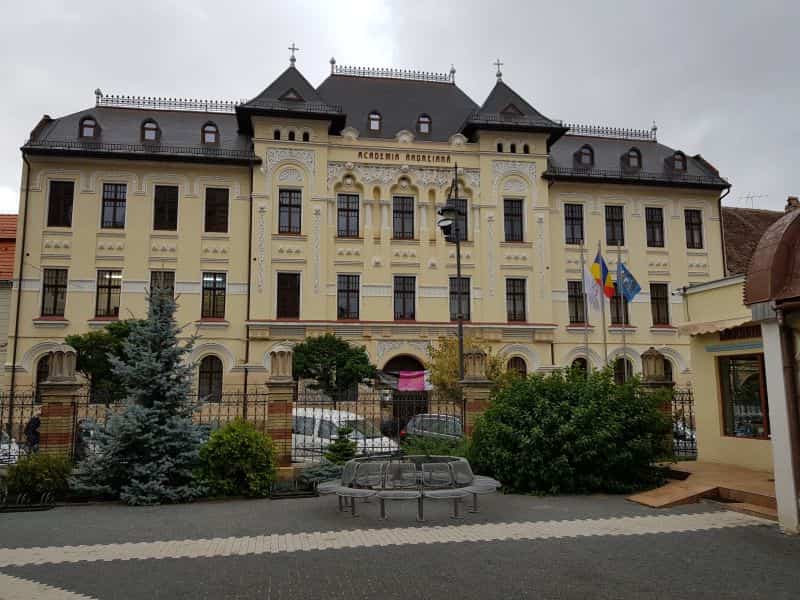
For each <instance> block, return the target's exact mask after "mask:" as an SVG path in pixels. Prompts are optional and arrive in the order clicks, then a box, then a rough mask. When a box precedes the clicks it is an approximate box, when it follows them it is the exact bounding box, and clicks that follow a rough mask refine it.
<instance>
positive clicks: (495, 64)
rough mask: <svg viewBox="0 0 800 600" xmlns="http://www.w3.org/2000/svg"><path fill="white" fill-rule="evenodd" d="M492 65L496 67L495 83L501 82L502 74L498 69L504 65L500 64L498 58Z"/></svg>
mask: <svg viewBox="0 0 800 600" xmlns="http://www.w3.org/2000/svg"><path fill="white" fill-rule="evenodd" d="M492 64H493V65H494V66H496V67H497V73H496V76H497V81H503V72H502V71H501V70H500V67H502V66H503V65H504V64H505V63H501V62H500V59H499V58H498V59H497V61H496V62H494V63H492Z"/></svg>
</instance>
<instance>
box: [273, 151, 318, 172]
mask: <svg viewBox="0 0 800 600" xmlns="http://www.w3.org/2000/svg"><path fill="white" fill-rule="evenodd" d="M286 161H290V162H291V161H294V162H298V163H300V164H302V165H303V166H305V167H306V169H308V171H309V173H314V172H316V160H315V158H314V152H312V151H311V150H294V149H292V148H270V149H269V150H267V160H266V163H265V168H266V172H267V173H272V172H273V171H274V170H275V167H276V166H278V165H279V164H280V163H282V162H286Z"/></svg>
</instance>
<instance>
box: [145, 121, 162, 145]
mask: <svg viewBox="0 0 800 600" xmlns="http://www.w3.org/2000/svg"><path fill="white" fill-rule="evenodd" d="M160 137H161V130H160V129H159V128H158V123H156V122H155V121H154V120H152V119H148V120H147V121H145V122H144V123H142V141H143V142H157V141H158V139H159V138H160Z"/></svg>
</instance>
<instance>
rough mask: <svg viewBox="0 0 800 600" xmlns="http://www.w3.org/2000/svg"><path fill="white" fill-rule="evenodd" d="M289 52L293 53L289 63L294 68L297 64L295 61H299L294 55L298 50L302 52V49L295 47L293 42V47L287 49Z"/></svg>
mask: <svg viewBox="0 0 800 600" xmlns="http://www.w3.org/2000/svg"><path fill="white" fill-rule="evenodd" d="M287 50H291V51H292V55H291V56H290V57H289V63H290V64H291V65H292V66H294V63H295V61H296V60H297V59H296V58H295V57H294V53H295V52H296V51H297V50H300V48H298V47H297V46H295V45H294V42H292V45H291V46H289V47H288V48H287Z"/></svg>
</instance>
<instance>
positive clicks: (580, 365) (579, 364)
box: [571, 356, 589, 371]
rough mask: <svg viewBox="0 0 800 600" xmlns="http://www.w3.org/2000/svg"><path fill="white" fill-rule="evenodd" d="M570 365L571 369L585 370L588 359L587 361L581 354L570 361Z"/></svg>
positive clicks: (587, 365) (587, 367) (587, 366)
mask: <svg viewBox="0 0 800 600" xmlns="http://www.w3.org/2000/svg"><path fill="white" fill-rule="evenodd" d="M571 367H572V368H573V369H580V370H581V371H587V370H588V369H589V361H587V360H586V359H585V358H584V357H583V356H579V357H578V358H576V359H575V360H573V361H572V365H571Z"/></svg>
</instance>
